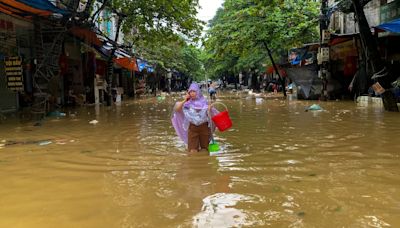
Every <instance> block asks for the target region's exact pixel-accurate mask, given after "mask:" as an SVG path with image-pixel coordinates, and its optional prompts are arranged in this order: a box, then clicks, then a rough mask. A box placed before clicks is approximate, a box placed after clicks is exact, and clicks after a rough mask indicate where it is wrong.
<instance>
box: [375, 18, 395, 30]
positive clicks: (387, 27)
mask: <svg viewBox="0 0 400 228" xmlns="http://www.w3.org/2000/svg"><path fill="white" fill-rule="evenodd" d="M375 28H377V29H380V30H383V31H387V32H393V33H400V18H398V19H396V20H393V21H389V22H386V23H383V24H380V25H378V26H376V27H375Z"/></svg>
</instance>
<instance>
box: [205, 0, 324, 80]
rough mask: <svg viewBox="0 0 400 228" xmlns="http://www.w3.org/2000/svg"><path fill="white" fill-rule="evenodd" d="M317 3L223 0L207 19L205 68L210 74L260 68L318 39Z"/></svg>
mask: <svg viewBox="0 0 400 228" xmlns="http://www.w3.org/2000/svg"><path fill="white" fill-rule="evenodd" d="M318 15H319V2H318V1H315V0H303V1H297V0H271V1H259V0H226V1H225V3H224V4H223V8H221V9H219V10H218V11H217V14H216V16H215V17H214V18H213V19H212V20H211V21H210V23H209V26H210V29H209V30H208V32H207V35H206V41H205V44H204V46H205V52H206V54H205V56H206V57H205V67H206V69H207V72H208V74H210V76H211V77H218V76H221V75H226V74H233V73H238V72H240V71H248V69H254V68H261V66H262V65H263V64H266V63H268V62H269V60H268V58H267V51H266V45H268V47H269V48H270V49H272V50H273V53H274V55H275V56H277V55H279V53H281V52H282V51H284V50H287V49H289V48H293V47H296V46H300V45H302V44H303V43H309V42H313V41H317V40H318V30H317V25H318Z"/></svg>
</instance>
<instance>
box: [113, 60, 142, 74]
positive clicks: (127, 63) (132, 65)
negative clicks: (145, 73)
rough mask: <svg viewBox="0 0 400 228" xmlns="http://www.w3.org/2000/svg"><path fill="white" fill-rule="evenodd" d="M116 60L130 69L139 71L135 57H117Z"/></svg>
mask: <svg viewBox="0 0 400 228" xmlns="http://www.w3.org/2000/svg"><path fill="white" fill-rule="evenodd" d="M114 62H115V63H116V64H118V65H120V66H121V67H123V68H125V69H128V70H130V71H139V69H138V66H137V63H136V59H135V58H133V57H132V58H129V57H123V58H115V59H114Z"/></svg>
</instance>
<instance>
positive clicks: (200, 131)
mask: <svg viewBox="0 0 400 228" xmlns="http://www.w3.org/2000/svg"><path fill="white" fill-rule="evenodd" d="M209 111H211V112H212V113H213V114H215V113H217V112H218V111H217V110H215V109H214V108H213V109H211V106H210V105H209V104H208V102H207V100H206V99H205V98H204V96H203V94H202V93H201V90H200V87H199V85H198V84H197V83H192V84H191V85H190V87H189V89H188V92H187V94H186V96H185V99H184V100H183V101H181V102H177V103H176V104H175V107H174V113H173V115H172V125H173V126H174V128H175V131H176V133H177V135H178V136H179V137H180V138H181V139H182V140H183V141H184V142H185V143H186V144H187V146H188V151H189V152H198V151H199V149H201V150H208V144H209V142H210V138H211V120H210V117H209V115H208V113H209Z"/></svg>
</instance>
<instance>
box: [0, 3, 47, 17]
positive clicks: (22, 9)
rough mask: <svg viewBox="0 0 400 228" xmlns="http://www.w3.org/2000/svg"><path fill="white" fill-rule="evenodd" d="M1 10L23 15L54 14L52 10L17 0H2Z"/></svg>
mask: <svg viewBox="0 0 400 228" xmlns="http://www.w3.org/2000/svg"><path fill="white" fill-rule="evenodd" d="M0 11H1V12H3V13H6V14H11V15H12V14H15V15H18V16H22V17H26V16H32V15H38V16H50V15H51V14H53V13H52V12H51V11H47V10H42V9H37V8H34V7H31V6H29V5H26V4H24V3H21V2H18V1H15V0H1V1H0Z"/></svg>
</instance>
